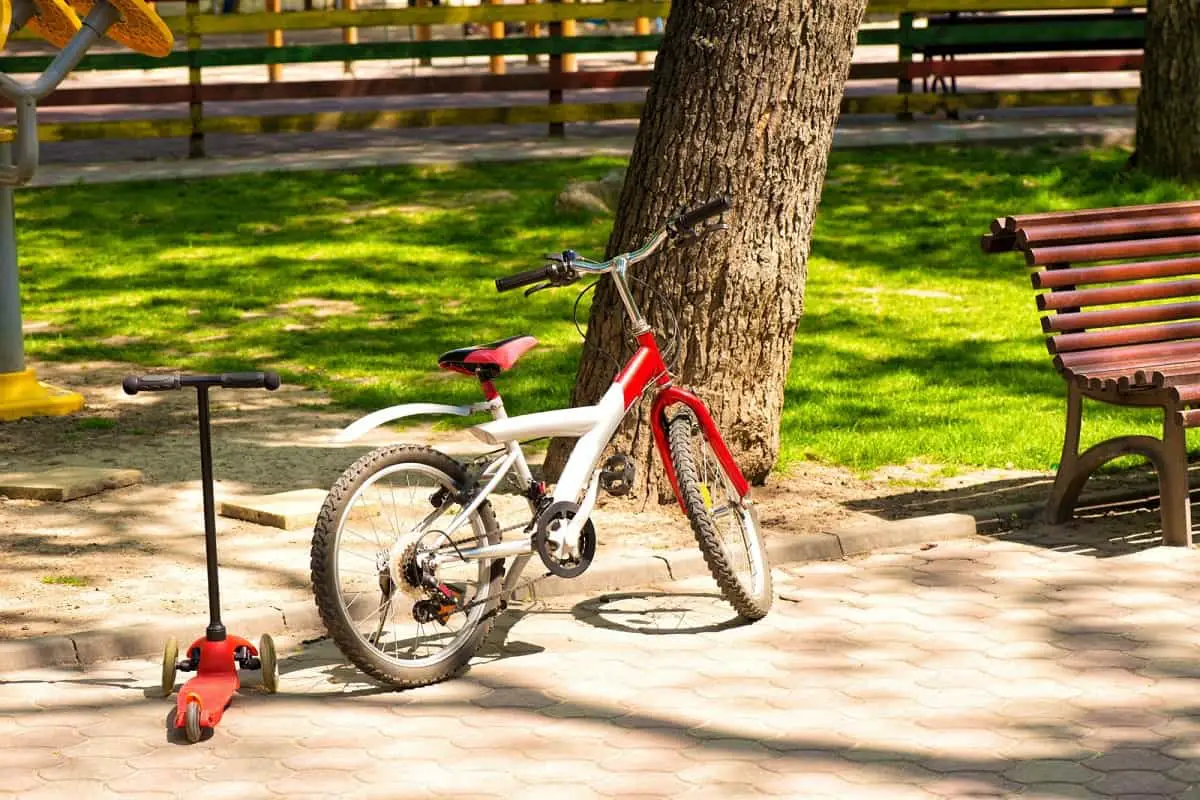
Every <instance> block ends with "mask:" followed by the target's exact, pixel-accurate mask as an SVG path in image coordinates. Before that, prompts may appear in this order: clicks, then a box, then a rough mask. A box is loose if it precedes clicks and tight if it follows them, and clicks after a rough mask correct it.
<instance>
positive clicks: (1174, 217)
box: [1016, 211, 1200, 248]
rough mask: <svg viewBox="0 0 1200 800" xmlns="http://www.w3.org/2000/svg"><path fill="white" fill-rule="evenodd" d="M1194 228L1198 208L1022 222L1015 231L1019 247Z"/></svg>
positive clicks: (1199, 223)
mask: <svg viewBox="0 0 1200 800" xmlns="http://www.w3.org/2000/svg"><path fill="white" fill-rule="evenodd" d="M1197 232H1200V211H1184V212H1178V213H1175V214H1164V215H1161V216H1153V217H1122V218H1120V219H1109V220H1096V221H1092V222H1083V223H1079V222H1068V223H1057V224H1053V223H1042V224H1040V225H1024V226H1022V227H1021V229H1020V230H1019V231H1018V232H1017V237H1016V244H1017V246H1018V247H1022V248H1025V247H1044V246H1048V245H1053V246H1057V245H1066V244H1083V243H1085V242H1103V241H1110V240H1113V239H1122V240H1124V239H1139V238H1145V237H1147V236H1162V235H1163V234H1176V235H1179V234H1188V233H1197Z"/></svg>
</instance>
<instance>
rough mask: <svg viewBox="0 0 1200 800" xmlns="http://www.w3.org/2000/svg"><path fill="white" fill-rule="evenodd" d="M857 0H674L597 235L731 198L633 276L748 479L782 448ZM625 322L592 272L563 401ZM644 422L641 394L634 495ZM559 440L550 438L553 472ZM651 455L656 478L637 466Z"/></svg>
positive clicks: (589, 396) (608, 374)
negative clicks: (620, 182) (592, 290)
mask: <svg viewBox="0 0 1200 800" xmlns="http://www.w3.org/2000/svg"><path fill="white" fill-rule="evenodd" d="M865 5H866V0H828V1H827V2H820V3H818V2H816V0H675V2H673V3H672V4H671V14H670V17H669V19H668V21H667V27H666V31H665V34H664V38H663V43H662V47H661V49H660V50H659V52H658V58H657V61H656V65H655V69H654V75H653V77H652V80H651V84H650V90H649V93H648V94H647V97H646V105H645V108H644V110H643V111H642V119H641V126H640V128H639V129H638V136H637V141H636V143H635V145H634V149H633V155H632V156H631V158H630V162H629V171H628V173H627V176H626V179H625V184H624V187H623V188H622V191H621V197H620V201H619V206H618V212H617V217H616V221H615V225H614V227H613V232H612V236H611V238H610V239H609V243H608V252H609V255H610V256H611V255H612V254H614V253H617V252H622V251H626V250H630V249H632V248H634V247H636V246H638V245H640V244H641V243H642V242H643V240H644V239H645V238H646V236H647V235H648V234H649V233H651V232H652V231H654V230H655V229H656V228H658V227H659V226H660V225H661V224H662V223H663V222H664V221H665V220H666V219H667V218H668V217H669V216H671V215H672V214H673V213H674V212H675V211H677V210H678V209H679V207H680V206H681V205H683V204H688V205H689V206H690V205H693V204H695V203H697V202H699V201H703V200H707V199H709V198H711V197H714V196H716V195H718V194H726V195H729V196H730V197H731V198H732V200H733V210H732V211H730V212H728V213H727V214H726V215H725V219H726V221H727V222H728V224H729V230H727V231H721V232H717V233H714V234H711V235H709V236H707V237H705V238H704V239H702V240H700V241H699V242H691V243H684V244H682V245H681V246H679V247H675V248H674V249H672V250H669V251H666V252H664V253H662V254H661V255H659V256H657V257H655V258H654V259H652V260H650V261H647V262H643V263H641V264H639V265H637V266H635V267H634V268H633V269H632V270H631V273H630V274H631V276H632V277H634V278H637V279H640V280H642V281H644V282H645V283H644V284H643V285H640V286H639V285H635V286H634V294H635V297H636V299H637V301H638V304H639V306H640V307H641V309H642V311H643V313H645V315H646V316H647V318H648V319H649V321H650V323H651V324H652V325H653V326H654V327H655V329H656V331H658V333H659V341H660V344H661V345H662V346H663V349H664V351H665V352H667V353H669V351H670V348H671V347H672V344H671V342H670V341H669V337H670V336H671V332H672V331H671V327H670V325H669V324H664V323H665V322H666V321H667V320H668V319H669V318H670V316H671V315H672V314H673V315H674V316H676V317H677V318H678V320H679V326H680V336H679V340H678V343H677V346H678V353H677V355H676V358H675V360H674V364H673V367H672V372H673V373H674V374H675V375H676V376H677V378H678V383H679V384H680V385H683V386H686V387H688V388H691V389H692V390H693V391H696V392H697V393H698V394H699V395H700V396H701V397H702V398H703V399H704V401H705V402H706V403H707V404H708V405H709V407H710V408H711V410H712V412H713V416H714V418H715V420H716V422H717V425H718V427H719V428H720V430H721V431H722V434H723V435H724V437H725V439H726V442H727V443H728V444H729V446H730V448H731V450H732V452H733V454H734V455H735V457H736V458H737V460H738V463H739V464H740V465H741V467H742V470H743V471H744V472H745V474H746V477H747V478H748V479H749V480H750V481H751V482H753V483H756V484H761V483H762V482H763V481H765V479H766V477H767V475H768V473H769V472H770V470H771V467H772V466H773V465H774V463H775V459H776V457H777V456H778V453H779V420H780V414H781V411H782V408H783V389H784V381H785V379H786V376H787V373H788V367H789V366H790V364H791V359H792V339H793V336H794V335H795V331H796V325H797V323H798V322H799V319H800V315H801V313H802V312H803V308H804V285H805V279H806V275H807V264H808V251H809V241H810V237H811V234H812V225H813V217H814V215H815V213H816V209H817V202H818V200H819V199H820V195H821V185H822V182H823V180H824V177H825V167H826V161H827V157H828V154H829V148H830V145H831V143H832V139H833V129H834V125H835V123H836V121H837V116H838V108H839V105H840V102H841V98H842V90H843V87H844V85H845V81H846V76H847V74H848V72H849V67H850V56H851V54H852V52H853V49H854V42H855V35H856V33H857V30H858V26H859V23H860V22H861V20H862V15H863V11H864V8H865ZM647 286H652V287H655V289H656V290H657V292H658V294H657V295H656V294H655V293H654V292H652V291H649V290H648V289H647ZM628 331H629V326H628V323H627V322H626V317H625V314H624V312H623V308H622V306H621V302H620V299H619V298H618V296H617V293H616V290H615V289H614V288H613V284H612V282H611V281H610V280H604V281H602V282H601V284H600V286H598V287H597V291H596V298H595V300H594V302H593V304H592V311H591V317H590V320H589V324H588V333H587V338H586V340H585V342H584V346H583V354H582V356H581V360H580V365H579V371H578V380H577V384H576V386H575V390H574V393H573V395H572V402H573V404H575V405H584V404H589V403H594V402H595V401H596V400H597V399H598V398H599V397H600V395H601V394H603V393H604V390H605V389H606V388H607V387H608V386H609V385H610V384H611V382H612V380H613V377H614V375H615V374H616V372H617V364H616V361H614V358H615V359H619V360H620V361H621V362H622V363H623V362H624V360H625V359H626V358H628V356H629V355H630V353H631V352H632V347H631V345H630V341H629V336H628ZM605 354H608V355H607V356H606V355H605ZM608 356H612V357H611V358H610V357H608ZM670 362H671V359H670V358H668V363H670ZM648 417H649V414H648V408H647V407H646V405H645V403H643V405H642V406H641V407H639V410H638V413H637V414H636V415H631V417H630V419H629V420H627V422H626V425H625V426H624V427H623V428H622V430H621V432H620V433H619V434H618V436H617V438H616V439H615V440H614V444H615V446H616V448H617V449H619V450H621V451H623V452H626V453H627V454H629V455H630V457H631V459H632V460H633V462H634V463H635V464H636V465H637V466H638V471H639V481H638V486H637V489H638V491H639V493H640V494H641V495H642V496H646V495H647V492H648V490H649V489H650V488H652V485H658V482H659V478H658V477H657V475H658V474H659V473H658V469H659V468H658V467H657V460H656V459H654V458H653V457H652V456H651V450H652V449H653V436H652V433H651V429H650V425H649V419H648ZM570 444H571V443H570V442H562V441H556V442H554V443H553V445H552V447H551V449H550V452H549V453H548V455H547V460H546V471H547V475H548V476H550V477H551V478H554V477H555V476H557V474H558V471H559V470H561V467H562V464H563V463H564V461H565V457H566V455H568V454H569V447H570ZM652 463H654V464H656V467H655V473H656V474H655V476H649V475H647V472H648V470H647V469H646V466H649V465H650V464H652ZM648 481H653V482H654V483H653V484H649V483H648Z"/></svg>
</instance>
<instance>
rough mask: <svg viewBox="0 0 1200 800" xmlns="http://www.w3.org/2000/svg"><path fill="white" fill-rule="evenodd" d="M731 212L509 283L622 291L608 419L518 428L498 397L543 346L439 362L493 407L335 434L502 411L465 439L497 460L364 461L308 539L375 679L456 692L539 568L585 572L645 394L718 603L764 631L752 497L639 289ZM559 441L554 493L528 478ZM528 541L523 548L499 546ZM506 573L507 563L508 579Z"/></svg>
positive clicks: (338, 612) (433, 409) (317, 572)
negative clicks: (623, 339)
mask: <svg viewBox="0 0 1200 800" xmlns="http://www.w3.org/2000/svg"><path fill="white" fill-rule="evenodd" d="M728 208H729V201H728V200H726V199H725V198H717V199H716V200H712V201H710V202H708V203H705V204H704V205H701V206H699V207H697V208H695V209H692V210H691V211H686V212H684V213H682V214H680V215H678V216H676V217H675V218H673V219H671V220H670V221H669V222H667V224H666V225H665V226H664V227H663V228H661V229H660V230H658V231H656V232H655V233H654V234H653V236H651V237H650V240H649V241H648V242H646V244H644V245H643V246H642V247H641V248H639V249H637V250H634V251H632V252H629V253H622V254H621V255H618V256H616V257H614V258H611V259H609V260H608V261H601V262H597V261H589V260H588V259H586V258H582V257H580V256H578V255H576V254H575V253H573V252H572V251H570V250H568V251H565V252H563V253H562V254H561V255H556V256H550V257H548V258H549V259H550V260H549V263H547V264H546V266H544V267H541V268H540V269H535V270H529V271H526V272H522V273H520V274H517V275H513V276H511V277H507V278H500V279H499V280H497V281H496V289H497V290H498V291H501V292H505V291H510V290H512V289H518V288H521V287H526V286H529V287H532V288H530V289H527V290H526V292H525V294H526V295H527V296H528V295H530V294H532V293H534V292H537V291H541V290H542V289H547V288H552V287H559V286H567V285H569V284H571V283H574V282H575V281H577V280H579V279H580V278H581V277H584V276H597V277H602V276H604V275H611V276H612V279H613V281H614V284H615V286H616V289H617V293H618V295H619V296H620V298H621V301H622V304H623V305H624V307H625V311H626V312H627V314H628V316H629V320H630V321H631V323H632V326H633V327H632V335H633V338H634V339H636V341H637V349H636V352H634V354H633V357H632V358H630V359H629V361H628V362H627V363H626V364H625V366H624V367H623V368H622V369H621V370H620V372H619V373H618V374H617V376H616V378H615V379H614V381H613V384H612V386H611V387H610V388H609V389H608V390H607V391H606V392H605V393H604V395H603V396H602V397H601V398H600V401H599V402H598V403H597V404H596V405H592V406H584V407H580V408H567V409H561V410H556V411H543V412H539V413H534V414H525V415H521V416H516V417H509V416H508V415H507V414H506V413H505V410H504V401H503V400H502V399H501V397H500V392H499V391H498V390H497V389H496V386H495V383H494V381H495V379H496V377H497V376H499V375H500V373H501V372H503V371H505V370H507V369H509V368H510V367H512V366H513V365H514V364H515V363H516V362H517V360H518V359H519V358H520V357H521V356H522V355H524V354H525V353H526V352H528V351H529V350H530V348H532V347H533V346H534V345H536V344H537V340H536V339H534V338H533V337H532V336H516V337H513V338H510V339H504V340H502V341H498V342H492V343H490V344H485V345H480V346H476V347H467V348H463V349H460V350H452V351H450V352H448V353H445V354H443V355H442V356H441V357H440V358H439V359H438V364H439V366H440V367H442V368H443V369H447V370H451V371H454V372H459V373H462V374H465V375H471V376H474V377H475V378H477V379H478V380H479V384H480V387H481V388H482V390H483V396H484V398H485V399H484V401H483V402H480V403H475V404H472V405H467V406H450V405H440V404H434V403H411V404H406V405H401V406H394V407H392V408H387V409H383V410H381V411H377V412H375V413H373V414H369V415H367V416H365V417H363V418H362V419H360V420H358V421H357V422H355V423H353V424H352V425H350V426H349V427H347V428H346V429H345V430H344V431H342V432H341V434H339V436H338V439H339V440H340V441H353V440H354V439H357V438H358V437H360V436H362V435H363V434H364V433H366V432H367V431H369V430H371V429H372V428H375V427H377V426H379V425H383V424H385V423H387V422H390V421H392V420H395V419H399V418H401V417H408V416H413V415H427V414H452V415H458V416H469V415H472V414H482V413H489V414H490V415H491V417H492V419H491V421H490V422H484V423H482V424H479V425H476V426H475V427H473V428H471V429H470V430H471V432H472V433H474V435H475V436H476V437H478V438H479V439H481V440H483V441H484V442H486V443H488V444H492V445H496V446H497V447H498V449H497V450H496V451H494V452H492V453H489V454H487V455H486V456H484V457H482V458H481V459H478V460H477V461H476V462H473V464H471V465H466V464H463V463H460V462H459V461H456V460H455V459H453V458H451V457H449V456H447V455H445V454H444V453H441V452H439V451H437V450H434V449H431V448H428V447H421V446H415V445H395V446H390V447H384V448H381V449H378V450H375V451H373V452H371V453H368V454H367V455H365V456H363V457H362V458H360V459H359V460H358V461H356V462H355V463H354V464H352V465H351V466H350V467H349V469H347V470H346V471H345V472H344V473H343V474H342V476H341V477H340V478H339V479H338V481H337V482H336V483H335V484H334V485H333V488H332V489H331V490H330V492H329V495H328V497H327V498H326V500H325V504H324V506H323V507H322V509H321V512H320V515H319V517H318V518H317V523H316V527H315V529H314V531H313V540H312V564H311V566H312V583H313V590H314V593H315V595H316V601H317V606H318V608H319V609H320V613H321V618H322V620H323V621H324V623H325V626H326V628H327V629H328V631H329V633H330V635H331V636H332V637H333V640H334V641H335V642H336V643H337V646H338V647H339V648H340V649H341V650H342V652H343V653H344V654H345V655H346V656H347V657H348V658H349V659H350V660H351V661H352V662H353V663H354V664H355V665H356V666H358V667H359V668H360V669H361V670H362V671H363V672H365V673H367V674H368V675H371V676H372V677H374V678H377V679H379V680H381V681H384V682H386V683H389V684H392V685H394V686H397V687H402V688H405V687H415V686H422V685H425V684H429V683H434V682H437V681H440V680H444V679H446V678H448V677H450V676H452V675H453V674H454V673H456V672H457V671H458V670H459V669H461V668H462V667H463V666H464V665H466V663H467V662H468V661H469V660H470V659H471V657H472V656H473V655H474V654H475V652H476V651H477V650H478V648H479V646H480V645H481V644H482V642H483V640H484V638H485V637H486V636H487V634H488V632H489V631H490V629H491V627H492V625H493V624H494V622H495V619H496V615H497V614H498V613H499V612H500V611H501V610H503V609H504V607H505V606H506V599H507V598H508V597H510V596H511V595H512V593H513V592H514V591H516V590H517V589H519V588H521V585H519V584H518V580H519V578H520V575H521V573H522V571H523V570H524V568H525V566H526V565H527V564H528V563H529V561H530V560H531V559H532V558H533V557H534V556H536V557H537V558H538V559H539V560H540V561H541V563H542V565H543V566H544V567H545V569H546V570H547V572H546V575H545V576H543V577H548V576H550V575H557V576H559V577H563V578H574V577H576V576H578V575H581V574H583V572H584V571H585V570H587V568H588V566H589V565H590V564H591V562H592V559H593V557H594V556H595V553H596V533H595V529H594V527H593V525H592V522H591V519H590V517H591V514H592V510H593V508H594V507H595V504H596V499H597V496H598V494H599V490H600V489H601V488H604V489H605V491H608V492H609V493H611V494H615V495H620V494H626V493H628V492H629V491H630V489H631V488H632V486H633V483H634V480H635V475H636V470H635V467H634V465H633V464H632V463H631V462H630V461H629V459H628V458H627V457H625V456H623V455H620V454H618V455H615V456H612V457H610V458H608V459H606V460H605V461H604V463H603V464H601V458H602V456H603V453H604V450H605V448H606V447H607V445H608V444H609V442H610V440H611V439H612V437H613V434H614V433H615V432H616V430H617V428H618V426H619V425H620V423H621V421H622V420H623V419H624V418H625V416H626V414H628V413H629V412H630V410H631V409H633V407H634V406H635V405H636V404H637V403H638V401H639V400H640V399H641V397H642V396H643V394H645V393H646V392H647V391H648V390H650V391H653V392H655V394H656V396H655V398H654V402H653V405H652V410H651V424H652V426H653V431H654V440H655V444H656V446H657V449H658V451H659V454H660V456H661V457H662V461H663V465H664V466H665V468H666V473H667V476H668V478H669V479H670V482H671V486H672V488H673V489H674V490H675V495H676V497H677V498H678V500H679V504H680V506H681V507H682V508H683V511H684V513H685V514H686V515H687V517H688V519H689V520H690V521H691V526H692V530H693V532H694V533H695V536H696V541H697V542H698V543H699V545H700V550H701V551H702V552H703V554H704V559H705V561H706V562H707V564H708V567H709V569H710V570H711V572H712V575H713V577H714V578H715V579H716V581H717V585H718V586H719V587H720V590H721V594H722V596H723V597H724V598H725V599H726V600H727V601H728V602H729V603H730V604H731V605H732V606H733V608H734V609H735V610H736V611H737V612H738V613H739V614H740V615H741V616H742V617H744V618H745V619H747V620H756V619H760V618H762V617H764V616H766V614H767V611H768V609H769V608H770V605H771V570H770V565H769V564H768V563H767V554H766V551H765V548H764V546H763V540H762V534H761V532H760V530H759V525H758V517H757V515H756V513H755V508H754V505H753V503H752V502H751V500H750V487H749V485H748V484H747V482H746V479H745V478H744V477H743V476H742V473H741V470H739V469H738V466H737V464H736V463H735V462H734V460H733V457H732V456H731V455H730V453H729V450H728V448H727V447H726V446H725V443H724V441H723V440H722V438H721V435H720V433H719V432H718V431H717V429H716V426H715V425H714V423H713V420H712V417H711V415H710V414H709V412H708V409H707V408H706V407H705V405H704V403H703V401H701V400H700V398H699V397H697V396H696V395H695V394H693V393H691V392H689V391H687V390H685V389H681V388H679V387H677V386H674V385H673V384H672V379H671V375H670V371H669V369H668V367H667V364H666V362H665V361H664V359H663V355H662V353H661V351H660V350H659V346H658V342H657V340H656V338H655V334H654V330H653V329H652V328H651V327H650V325H649V324H648V323H647V321H646V319H645V317H643V316H642V314H641V312H640V311H639V310H638V307H637V305H636V303H635V302H634V297H633V294H632V292H631V291H630V287H629V278H628V276H627V273H628V270H629V268H630V267H632V266H633V265H635V264H637V263H638V262H640V261H643V260H645V259H647V258H649V257H650V256H651V255H653V254H654V253H655V252H657V251H658V250H659V249H660V248H661V247H662V246H663V245H664V244H666V243H668V242H672V241H676V242H678V241H682V240H686V239H694V238H697V237H698V236H699V235H701V234H705V233H709V232H711V231H713V230H718V229H723V228H725V227H726V226H725V225H723V224H719V223H713V222H710V220H713V219H715V218H719V217H720V215H721V213H722V212H724V211H725V210H727V209H728ZM589 288H591V287H590V286H589ZM585 291H586V290H585ZM551 436H562V437H571V438H575V437H577V442H576V444H575V446H574V448H573V449H572V451H571V455H570V457H569V458H568V460H567V462H566V464H565V466H564V468H563V471H562V474H561V476H560V478H559V481H558V483H557V484H556V485H555V486H554V489H553V491H548V490H547V487H546V485H545V484H544V483H541V482H539V481H537V480H535V479H534V477H533V475H532V473H531V472H530V469H529V465H528V463H527V461H526V459H525V454H524V452H523V451H522V449H521V443H522V442H525V441H529V440H535V439H541V438H545V437H551ZM506 479H509V480H510V481H511V480H515V482H516V484H517V491H518V492H519V493H520V494H521V495H522V496H523V498H524V501H525V503H526V504H527V506H528V510H529V518H528V519H526V520H523V521H522V522H520V523H518V524H516V525H512V526H510V527H507V528H503V529H502V528H501V527H500V526H499V524H498V523H497V521H496V516H495V514H494V512H493V508H492V504H491V503H490V502H489V496H491V495H492V494H493V492H496V491H497V490H498V489H499V488H500V487H501V484H502V482H504V481H505V480H506ZM523 505H524V504H523ZM522 516H524V514H522ZM516 531H520V534H519V535H518V536H516V537H515V538H505V537H504V534H506V533H511V532H516ZM506 559H512V561H511V564H510V567H509V569H507V570H506V569H505V566H504V565H505V560H506ZM538 580H540V578H539V579H538ZM526 585H527V584H526Z"/></svg>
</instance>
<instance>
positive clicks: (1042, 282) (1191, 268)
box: [1030, 258, 1200, 289]
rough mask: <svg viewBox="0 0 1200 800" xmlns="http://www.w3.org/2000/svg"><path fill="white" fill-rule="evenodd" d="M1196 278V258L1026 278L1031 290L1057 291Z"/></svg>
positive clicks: (1043, 272)
mask: <svg viewBox="0 0 1200 800" xmlns="http://www.w3.org/2000/svg"><path fill="white" fill-rule="evenodd" d="M1181 275H1200V258H1173V259H1170V260H1167V261H1130V262H1128V263H1125V264H1106V265H1104V266H1102V267H1072V268H1060V269H1044V270H1039V271H1038V272H1034V273H1032V274H1031V275H1030V278H1031V280H1032V281H1033V288H1035V289H1061V288H1064V287H1068V286H1086V285H1088V284H1093V283H1115V282H1117V281H1141V280H1146V279H1148V278H1177V277H1179V276H1181Z"/></svg>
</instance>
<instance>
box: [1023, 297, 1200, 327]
mask: <svg viewBox="0 0 1200 800" xmlns="http://www.w3.org/2000/svg"><path fill="white" fill-rule="evenodd" d="M1181 319H1200V302H1194V303H1157V304H1153V305H1144V306H1130V307H1129V308H1114V309H1110V310H1108V311H1081V312H1078V313H1070V314H1054V315H1052V316H1048V317H1042V331H1043V332H1045V333H1053V332H1054V331H1082V330H1092V329H1095V328H1114V327H1118V326H1122V325H1140V324H1145V323H1151V322H1173V321H1175V320H1181ZM1136 331H1137V329H1136V328H1131V329H1129V330H1128V331H1127V332H1128V333H1130V334H1135V333H1136Z"/></svg>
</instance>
